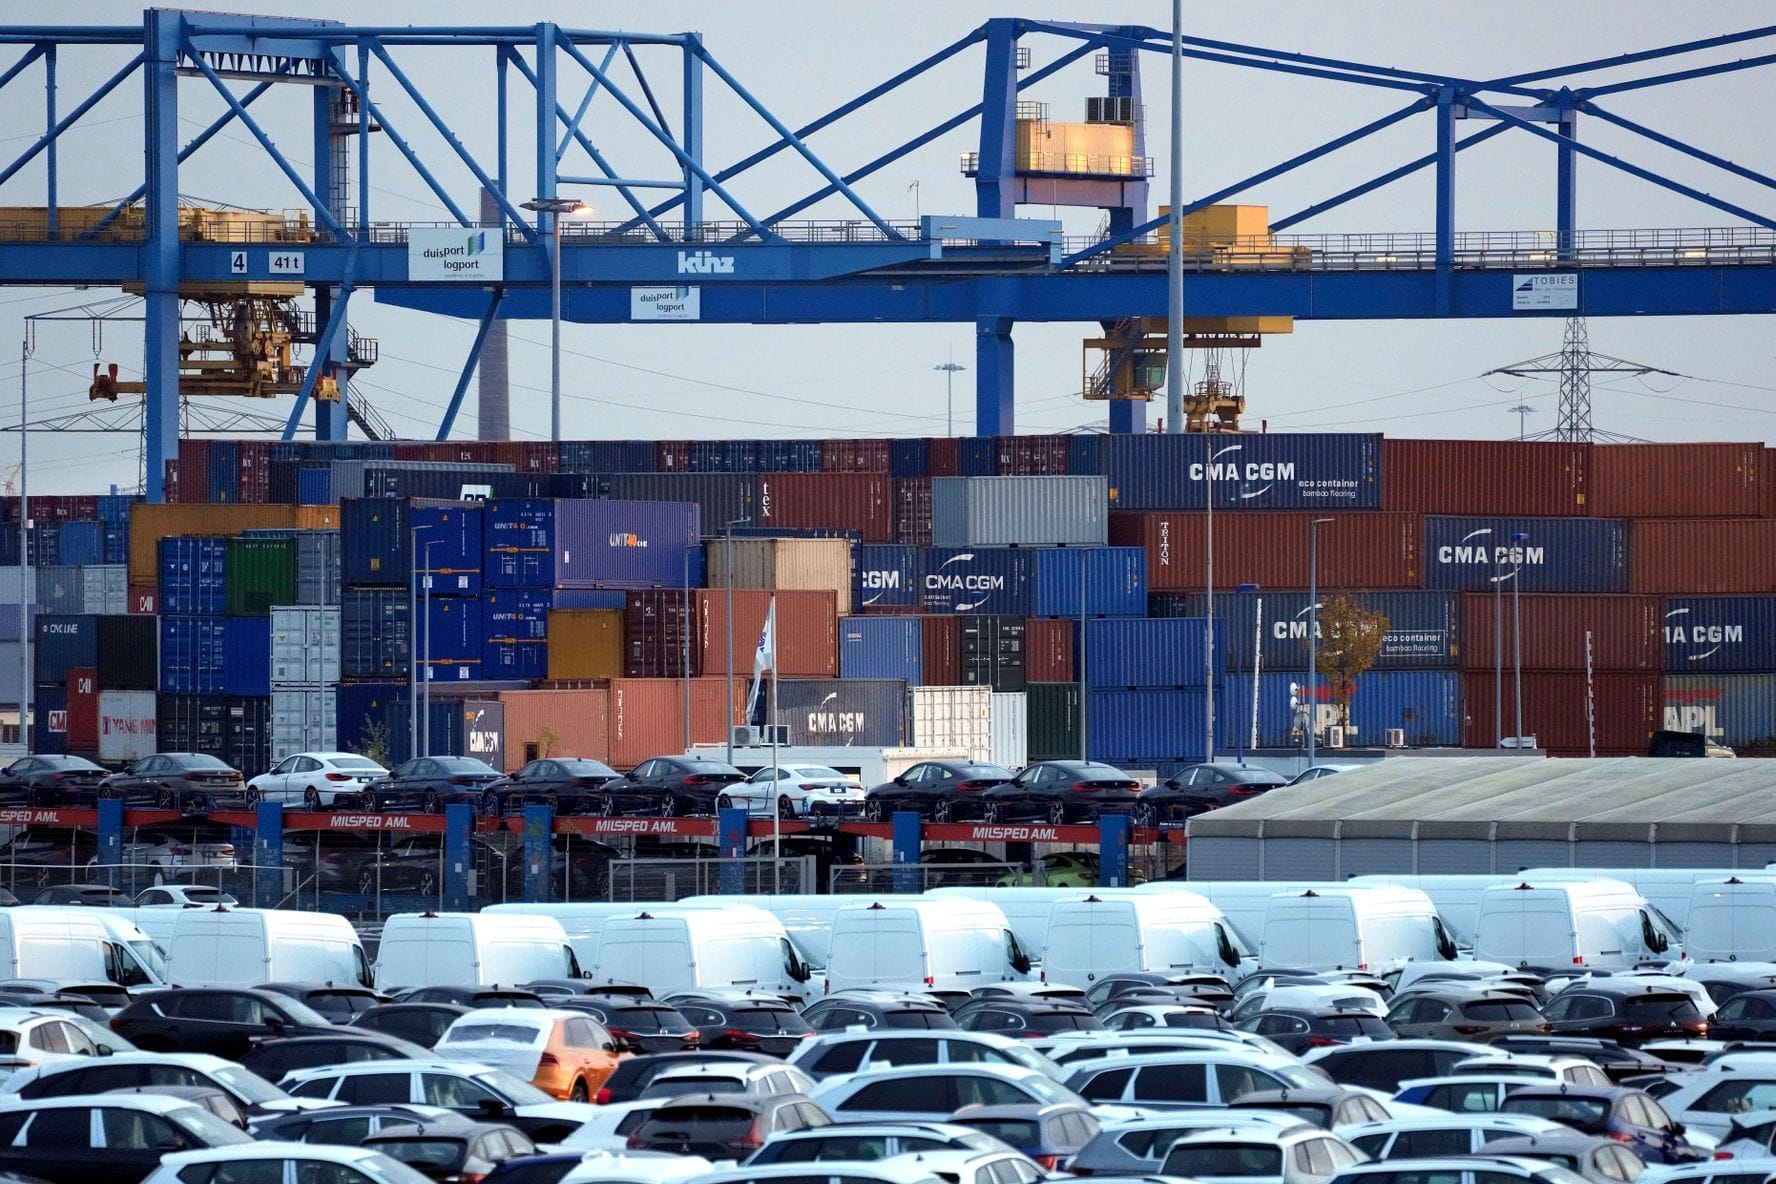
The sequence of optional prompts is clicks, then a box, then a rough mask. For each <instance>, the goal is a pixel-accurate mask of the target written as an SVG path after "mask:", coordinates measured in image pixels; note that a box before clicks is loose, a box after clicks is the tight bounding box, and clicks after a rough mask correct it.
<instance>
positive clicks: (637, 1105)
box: [556, 1098, 671, 1159]
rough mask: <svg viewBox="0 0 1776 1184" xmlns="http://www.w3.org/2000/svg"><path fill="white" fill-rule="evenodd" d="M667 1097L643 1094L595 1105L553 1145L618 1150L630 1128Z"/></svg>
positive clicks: (624, 1144) (625, 1142)
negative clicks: (581, 1123) (583, 1120)
mask: <svg viewBox="0 0 1776 1184" xmlns="http://www.w3.org/2000/svg"><path fill="white" fill-rule="evenodd" d="M669 1101H671V1099H670V1098H646V1099H644V1100H642V1101H639V1102H607V1103H605V1104H604V1105H602V1106H598V1107H595V1110H596V1113H594V1114H593V1115H592V1117H591V1118H588V1119H587V1120H586V1123H585V1125H584V1126H582V1127H580V1128H579V1129H578V1130H576V1131H574V1132H573V1133H572V1134H570V1135H568V1136H567V1137H566V1138H564V1139H562V1140H561V1141H560V1142H559V1143H558V1144H556V1145H557V1146H558V1147H560V1148H561V1150H563V1151H608V1152H622V1151H624V1150H626V1149H627V1148H628V1146H629V1135H630V1134H631V1132H633V1131H634V1130H635V1128H636V1127H638V1126H640V1125H641V1124H642V1123H644V1122H646V1121H647V1120H648V1116H649V1115H651V1114H653V1112H654V1111H656V1110H658V1109H659V1108H660V1107H661V1106H664V1105H665V1104H666V1103H667V1102H669ZM587 1158H588V1159H590V1158H591V1156H587Z"/></svg>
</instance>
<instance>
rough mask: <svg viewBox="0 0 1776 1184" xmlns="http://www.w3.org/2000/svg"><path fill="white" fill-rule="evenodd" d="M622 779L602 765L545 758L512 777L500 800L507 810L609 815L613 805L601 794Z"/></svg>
mask: <svg viewBox="0 0 1776 1184" xmlns="http://www.w3.org/2000/svg"><path fill="white" fill-rule="evenodd" d="M622 779H623V775H622V774H621V773H619V772H617V771H616V770H615V769H613V768H611V767H610V766H609V765H607V764H605V763H604V762H603V761H594V760H588V759H586V758H584V757H565V756H555V757H545V758H543V759H542V760H536V761H531V762H530V763H529V764H527V765H525V766H524V767H523V768H522V769H519V770H518V771H517V772H516V773H513V774H512V776H511V779H510V783H509V784H508V785H505V786H502V787H501V789H500V796H501V798H503V799H504V805H505V808H506V809H507V810H511V809H515V808H517V809H522V808H523V807H524V806H527V805H538V806H552V807H554V810H555V813H557V814H612V813H615V812H616V801H615V799H613V798H611V797H609V796H608V795H606V794H604V793H603V792H601V791H602V790H603V789H604V787H605V786H606V785H609V784H610V783H611V782H613V781H621V780H622Z"/></svg>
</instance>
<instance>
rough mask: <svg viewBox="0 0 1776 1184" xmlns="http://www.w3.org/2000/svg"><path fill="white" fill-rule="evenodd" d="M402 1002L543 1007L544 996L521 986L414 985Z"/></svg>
mask: <svg viewBox="0 0 1776 1184" xmlns="http://www.w3.org/2000/svg"><path fill="white" fill-rule="evenodd" d="M396 999H397V1001H398V1002H401V1003H456V1004H460V1005H461V1006H463V1007H543V1006H545V1004H544V1003H543V997H542V996H541V995H539V994H537V993H536V992H535V991H526V990H524V989H522V988H520V987H414V988H413V989H412V990H410V991H402V992H401V993H400V994H399V995H398V996H396Z"/></svg>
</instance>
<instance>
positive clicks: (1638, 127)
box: [1583, 58, 1776, 189]
mask: <svg viewBox="0 0 1776 1184" xmlns="http://www.w3.org/2000/svg"><path fill="white" fill-rule="evenodd" d="M1772 60H1773V61H1776V58H1772ZM1583 110H1584V112H1585V114H1587V115H1593V116H1596V117H1597V118H1598V119H1601V120H1603V121H1604V122H1605V123H1613V124H1615V125H1616V126H1617V127H1619V128H1623V129H1625V130H1627V131H1631V132H1633V133H1635V134H1636V135H1639V136H1645V137H1646V138H1647V139H1649V140H1651V141H1652V142H1653V143H1655V144H1659V145H1661V146H1663V147H1666V148H1669V149H1671V150H1672V151H1673V152H1681V153H1683V154H1684V155H1685V156H1688V157H1690V158H1691V159H1693V160H1699V161H1701V162H1702V163H1704V164H1711V165H1713V166H1714V167H1715V168H1717V169H1725V170H1726V171H1727V172H1729V173H1732V174H1733V175H1734V176H1736V177H1743V178H1745V179H1746V180H1747V181H1752V182H1754V183H1756V184H1758V185H1762V186H1764V187H1765V188H1767V189H1776V178H1771V177H1767V176H1765V175H1764V174H1763V173H1760V172H1758V171H1756V170H1755V169H1748V168H1746V167H1745V166H1744V165H1742V164H1735V163H1734V162H1733V161H1730V160H1728V159H1727V158H1726V157H1724V156H1716V155H1715V154H1714V153H1712V152H1705V151H1703V150H1702V149H1700V148H1695V147H1692V146H1691V145H1689V144H1686V143H1684V142H1683V141H1682V140H1678V139H1674V138H1673V137H1671V136H1668V135H1666V134H1665V133H1664V132H1661V131H1655V130H1654V129H1653V128H1650V127H1647V126H1646V125H1645V124H1640V123H1635V122H1634V121H1633V120H1632V119H1627V118H1625V117H1623V116H1620V115H1616V114H1614V113H1612V112H1609V111H1605V110H1604V109H1603V108H1602V107H1599V106H1598V105H1597V104H1596V103H1593V102H1586V103H1585V105H1584V107H1583Z"/></svg>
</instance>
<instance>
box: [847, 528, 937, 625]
mask: <svg viewBox="0 0 1776 1184" xmlns="http://www.w3.org/2000/svg"><path fill="white" fill-rule="evenodd" d="M924 557H925V553H924V552H923V551H921V550H920V549H919V548H918V547H906V546H901V545H899V544H897V543H859V544H858V545H856V546H854V547H852V548H851V603H852V604H853V605H855V606H856V607H857V608H858V610H859V611H862V610H866V609H872V610H877V611H880V610H886V609H913V610H917V609H918V607H919V596H920V593H919V585H920V576H921V575H922V574H923V569H924V562H923V560H924Z"/></svg>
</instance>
